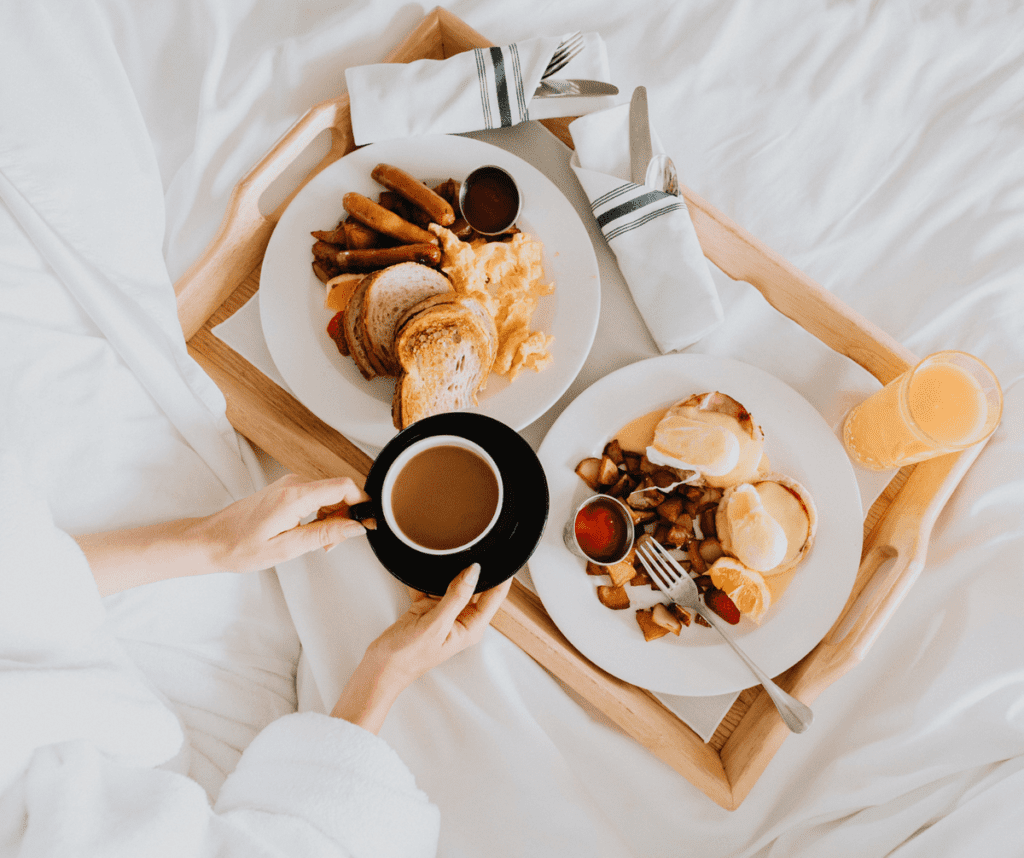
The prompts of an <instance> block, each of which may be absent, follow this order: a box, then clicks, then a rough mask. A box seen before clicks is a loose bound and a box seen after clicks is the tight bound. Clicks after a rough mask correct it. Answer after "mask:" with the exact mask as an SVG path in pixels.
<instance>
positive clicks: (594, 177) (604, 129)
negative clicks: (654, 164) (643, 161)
mask: <svg viewBox="0 0 1024 858" xmlns="http://www.w3.org/2000/svg"><path fill="white" fill-rule="evenodd" d="M569 132H570V133H571V134H572V140H573V144H574V145H575V147H576V151H575V152H574V153H573V156H572V160H571V161H570V162H569V163H570V166H571V167H572V169H573V172H575V173H576V178H577V179H579V182H580V185H582V187H583V190H584V192H585V193H586V195H587V199H588V200H590V207H591V210H592V211H593V213H594V218H595V220H596V221H597V225H598V227H600V229H601V232H602V233H603V234H604V237H605V239H606V240H607V242H608V246H609V247H610V248H611V251H612V253H614V254H615V260H616V262H617V263H618V266H619V270H620V271H621V272H622V276H623V278H624V279H625V281H626V284H627V285H628V286H629V291H630V293H631V294H632V296H633V301H634V302H635V303H636V306H637V309H638V310H639V311H640V315H641V316H642V317H643V320H644V324H646V325H647V330H648V331H650V334H651V337H652V338H653V339H654V342H655V344H656V345H657V346H658V349H659V350H660V351H661V352H662V353H663V354H664V353H666V352H671V351H675V350H677V349H684V348H686V347H687V346H690V345H693V344H694V343H695V342H697V341H698V340H700V339H702V338H703V337H704V336H705V335H707V334H708V333H709V332H710V331H712V330H713V329H714V328H716V327H717V326H718V325H719V324H720V323H721V321H722V318H723V313H722V303H721V301H720V300H719V298H718V290H717V289H716V288H715V283H714V281H713V280H712V278H711V268H710V265H709V263H708V261H707V259H705V258H704V252H703V251H702V250H701V247H700V242H699V241H698V240H697V234H696V232H695V231H694V229H693V222H692V221H691V220H690V212H689V210H688V209H687V207H686V201H685V200H684V199H683V198H682V197H677V196H674V195H672V194H667V193H665V192H663V191H662V190H660V189H656V188H649V187H646V186H644V185H636V184H634V183H633V182H631V181H630V180H629V175H630V169H629V105H628V104H623V105H620V106H619V107H614V108H612V109H610V110H605V111H602V112H601V113H593V114H590V115H589V116H583V117H581V118H579V119H577V120H576V121H575V122H573V123H572V124H570V125H569ZM651 141H652V147H653V149H654V154H655V155H658V154H662V153H663V151H664V150H663V149H662V147H661V144H660V142H659V140H658V138H657V135H656V134H655V133H653V131H652V134H651Z"/></svg>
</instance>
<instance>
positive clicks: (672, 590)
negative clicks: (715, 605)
mask: <svg viewBox="0 0 1024 858" xmlns="http://www.w3.org/2000/svg"><path fill="white" fill-rule="evenodd" d="M652 546H653V548H652ZM636 553H637V556H638V557H639V558H640V562H641V563H642V564H643V566H644V569H646V570H647V574H648V575H650V576H651V580H653V581H654V583H655V584H657V585H658V589H660V590H661V591H662V592H663V593H664V594H665V595H666V596H668V597H669V598H670V599H671V600H672V601H673V602H676V603H677V604H679V605H682V606H683V607H684V608H689V609H690V610H693V611H696V612H697V613H698V614H700V615H701V616H702V617H703V618H704V619H705V620H707V621H708V622H709V623H710V624H711V625H712V626H714V627H715V628H716V629H717V630H718V632H719V634H721V636H722V637H723V638H725V641H726V643H728V644H729V646H731V647H732V648H733V650H734V651H735V652H736V654H737V655H738V656H739V657H740V658H741V659H742V660H743V663H744V664H745V665H746V666H747V667H749V668H750V670H751V672H752V673H753V674H754V676H756V677H757V681H758V682H760V683H761V685H763V686H764V690H765V691H767V692H768V696H769V697H771V699H772V702H773V703H774V704H775V708H776V709H778V710H779V714H780V715H781V716H782V720H783V721H785V722H786V726H787V727H789V729H790V730H792V731H793V732H794V733H802V732H803V731H804V730H806V729H807V728H808V727H810V726H811V721H812V720H813V719H814V713H813V712H811V709H810V707H809V706H805V705H804V704H803V703H801V702H800V701H799V700H797V699H796V698H795V697H793V696H792V695H790V694H787V693H786V692H785V691H783V690H782V689H781V688H779V686H778V685H776V684H775V682H774V681H772V679H771V677H769V676H768V675H767V674H766V673H765V672H764V671H763V670H761V668H759V667H758V666H757V665H756V664H754V662H753V661H751V660H750V657H749V656H748V655H747V654H746V653H745V652H743V650H742V649H740V647H739V645H738V644H737V643H736V641H734V640H733V639H732V637H731V636H730V635H729V634H728V633H727V631H726V628H725V622H724V621H723V620H722V619H720V618H719V616H718V614H716V613H715V612H714V611H712V610H711V609H710V608H708V607H707V606H705V605H704V603H703V602H701V600H700V595H699V594H698V593H697V585H696V584H695V583H694V581H693V579H692V578H691V577H690V574H689V573H688V572H687V571H686V570H685V569H683V567H682V566H680V565H679V564H678V563H677V562H676V559H675V558H674V557H673V556H672V555H671V554H669V553H668V551H667V550H666V549H665V547H664V546H663V545H661V544H660V543H658V542H655V541H654V540H653V539H652V540H644V541H643V542H641V543H640V544H639V545H638V546H637V549H636Z"/></svg>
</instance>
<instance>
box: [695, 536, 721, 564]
mask: <svg viewBox="0 0 1024 858" xmlns="http://www.w3.org/2000/svg"><path fill="white" fill-rule="evenodd" d="M702 529H703V528H702ZM697 550H698V551H700V556H701V557H703V558H704V562H705V563H707V564H708V565H709V566H710V565H711V564H712V563H714V562H715V561H716V560H717V559H718V558H719V557H722V556H723V555H724V554H725V552H724V551H723V550H722V543H721V542H719V541H718V540H717V539H715V538H714V537H709V538H708V539H702V540H701V541H700V547H699V548H698V549H697Z"/></svg>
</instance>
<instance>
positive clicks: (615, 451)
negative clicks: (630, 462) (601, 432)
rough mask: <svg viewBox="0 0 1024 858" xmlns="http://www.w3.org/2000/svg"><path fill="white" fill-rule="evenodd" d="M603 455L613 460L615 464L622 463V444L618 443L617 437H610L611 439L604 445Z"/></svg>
mask: <svg viewBox="0 0 1024 858" xmlns="http://www.w3.org/2000/svg"><path fill="white" fill-rule="evenodd" d="M604 455H605V456H607V457H608V458H609V459H611V460H612V461H613V462H615V464H616V465H621V464H622V445H621V444H620V443H619V439H618V438H612V440H611V441H609V442H608V443H607V444H605V445H604Z"/></svg>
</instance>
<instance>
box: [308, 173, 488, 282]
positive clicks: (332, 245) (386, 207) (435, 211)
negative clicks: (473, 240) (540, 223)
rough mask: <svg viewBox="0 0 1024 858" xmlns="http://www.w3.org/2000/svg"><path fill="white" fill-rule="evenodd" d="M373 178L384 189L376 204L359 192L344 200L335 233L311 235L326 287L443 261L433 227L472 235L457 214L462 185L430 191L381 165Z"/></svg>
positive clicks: (316, 267) (315, 264)
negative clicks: (346, 278) (350, 277)
mask: <svg viewBox="0 0 1024 858" xmlns="http://www.w3.org/2000/svg"><path fill="white" fill-rule="evenodd" d="M370 176H371V178H372V179H373V180H374V181H376V182H378V183H380V184H381V185H383V186H384V188H385V189H386V190H384V191H382V192H381V193H380V195H379V197H378V201H377V202H374V201H373V200H371V199H370V198H369V197H366V196H364V195H363V194H358V193H355V192H349V193H347V194H345V196H344V197H343V198H342V205H343V206H344V208H345V212H346V216H345V217H344V218H342V220H341V221H339V223H338V225H337V226H336V227H335V228H334V229H332V230H325V231H319V230H318V231H315V232H313V233H312V235H313V238H315V239H316V242H315V243H314V245H313V271H314V272H315V273H316V276H317V277H318V278H319V279H320V280H321V281H323V282H324V283H326V282H327V281H328V280H330V279H332V278H333V277H337V276H338V275H339V274H354V273H367V272H370V271H377V270H379V269H381V268H387V267H388V266H390V265H397V264H399V263H401V262H418V263H420V264H422V265H429V266H431V267H435V266H437V265H438V264H439V263H440V261H441V249H440V247H439V246H438V238H437V236H435V235H434V234H433V233H431V232H429V231H428V229H427V227H428V226H429V225H430V224H431V223H436V224H440V225H441V226H444V227H447V228H448V229H451V230H452V231H453V232H454V233H455V234H456V235H458V236H460V237H468V235H469V234H470V233H471V232H472V230H471V229H470V228H469V225H468V224H466V222H465V220H464V219H462V218H461V217H460V216H459V212H458V204H459V203H458V198H459V183H458V182H456V181H455V180H454V179H448V180H446V181H444V182H442V183H441V184H440V185H438V186H437V187H436V188H429V187H427V185H425V184H424V183H423V182H421V181H420V180H419V179H417V178H415V177H414V176H412V175H410V174H409V173H407V172H406V171H405V170H402V169H401V168H399V167H395V166H392V165H391V164H378V165H377V166H376V167H374V168H373V170H372V172H371V173H370Z"/></svg>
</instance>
